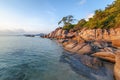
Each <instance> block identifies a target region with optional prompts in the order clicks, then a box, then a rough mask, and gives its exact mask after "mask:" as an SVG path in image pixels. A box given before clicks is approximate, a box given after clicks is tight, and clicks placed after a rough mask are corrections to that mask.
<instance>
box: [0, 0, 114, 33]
mask: <svg viewBox="0 0 120 80" xmlns="http://www.w3.org/2000/svg"><path fill="white" fill-rule="evenodd" d="M113 1H114V0H0V32H1V33H8V32H9V33H40V32H42V33H49V32H51V31H52V30H54V29H55V28H57V27H58V25H57V23H58V21H59V20H60V19H61V18H62V17H64V16H67V15H73V16H74V17H75V19H78V20H79V19H82V18H85V19H87V18H89V17H91V16H92V15H93V14H94V11H95V10H96V9H104V8H105V7H106V6H107V5H108V4H111V3H112V2H113Z"/></svg>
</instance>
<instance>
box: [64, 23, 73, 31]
mask: <svg viewBox="0 0 120 80" xmlns="http://www.w3.org/2000/svg"><path fill="white" fill-rule="evenodd" d="M74 26H75V25H73V24H70V25H65V26H63V29H64V30H68V31H69V30H70V29H72V28H73V27H74Z"/></svg>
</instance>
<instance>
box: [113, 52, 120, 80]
mask: <svg viewBox="0 0 120 80" xmlns="http://www.w3.org/2000/svg"><path fill="white" fill-rule="evenodd" d="M115 62H116V63H115V66H114V76H115V78H116V80H120V51H119V52H116V56H115Z"/></svg>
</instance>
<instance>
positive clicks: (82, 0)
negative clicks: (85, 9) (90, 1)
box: [78, 0, 86, 5]
mask: <svg viewBox="0 0 120 80" xmlns="http://www.w3.org/2000/svg"><path fill="white" fill-rule="evenodd" d="M85 3H86V0H80V1H79V2H78V5H83V4H85Z"/></svg>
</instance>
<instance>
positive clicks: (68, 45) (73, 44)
mask: <svg viewBox="0 0 120 80" xmlns="http://www.w3.org/2000/svg"><path fill="white" fill-rule="evenodd" d="M75 46H76V43H74V42H71V43H68V44H67V45H66V46H65V49H67V50H69V49H72V48H73V47H75Z"/></svg>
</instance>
